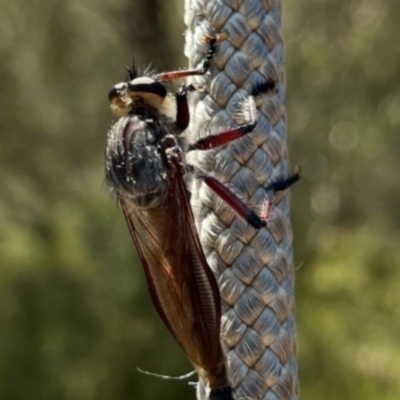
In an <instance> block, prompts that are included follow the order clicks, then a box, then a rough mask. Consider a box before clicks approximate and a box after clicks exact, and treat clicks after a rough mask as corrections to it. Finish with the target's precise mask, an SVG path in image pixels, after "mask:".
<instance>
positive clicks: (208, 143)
mask: <svg viewBox="0 0 400 400" xmlns="http://www.w3.org/2000/svg"><path fill="white" fill-rule="evenodd" d="M248 106H249V110H248V113H249V122H246V123H244V124H241V125H237V126H235V127H233V128H228V129H225V130H223V131H220V132H218V133H216V134H214V135H210V136H205V137H203V138H201V139H199V140H198V141H197V142H195V143H193V144H191V145H189V147H188V149H187V150H186V151H187V152H189V151H192V150H210V149H214V148H215V147H218V146H222V145H224V144H227V143H230V142H232V141H233V140H236V139H239V138H241V137H243V136H245V135H247V134H248V133H250V132H252V131H253V129H254V127H255V126H256V124H257V111H256V106H255V103H254V98H253V97H252V96H250V97H249V98H248Z"/></svg>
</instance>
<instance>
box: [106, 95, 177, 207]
mask: <svg viewBox="0 0 400 400" xmlns="http://www.w3.org/2000/svg"><path fill="white" fill-rule="evenodd" d="M132 111H134V113H131V114H129V115H128V116H126V117H121V118H120V119H118V120H117V121H116V122H115V123H114V124H113V125H112V126H111V128H110V130H109V132H108V137H107V148H106V178H107V183H108V186H109V187H110V188H111V189H112V191H114V192H115V193H116V195H117V197H119V198H120V199H121V200H124V201H125V202H129V203H131V205H132V206H133V207H141V208H147V209H150V208H154V207H159V206H160V205H161V204H162V203H163V201H164V200H165V196H166V195H167V194H168V190H169V186H170V178H169V175H168V170H167V160H166V156H165V151H164V150H163V149H162V148H161V143H162V140H163V138H164V137H165V136H166V135H168V134H170V133H172V132H173V122H172V121H171V120H170V119H169V118H167V117H165V116H163V115H160V113H158V111H157V110H156V109H155V108H153V107H151V106H149V105H148V104H146V102H137V103H135V104H134V107H133V110H132Z"/></svg>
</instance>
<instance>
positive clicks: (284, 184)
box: [265, 165, 301, 192]
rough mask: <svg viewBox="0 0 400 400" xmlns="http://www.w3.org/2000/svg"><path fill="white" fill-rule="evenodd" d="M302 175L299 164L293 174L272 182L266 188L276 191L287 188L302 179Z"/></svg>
mask: <svg viewBox="0 0 400 400" xmlns="http://www.w3.org/2000/svg"><path fill="white" fill-rule="evenodd" d="M300 176H301V167H300V166H298V165H297V166H296V167H295V169H294V172H293V174H292V175H290V176H289V177H288V178H286V179H282V180H279V181H276V182H273V183H271V184H270V185H269V186H267V187H266V188H265V190H272V191H274V192H280V191H282V190H286V189H288V188H289V187H290V186H292V185H293V184H294V183H296V182H297V181H298V180H299V179H300Z"/></svg>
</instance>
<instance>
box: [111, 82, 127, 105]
mask: <svg viewBox="0 0 400 400" xmlns="http://www.w3.org/2000/svg"><path fill="white" fill-rule="evenodd" d="M127 87H128V84H127V83H125V82H121V83H118V84H116V85H115V86H113V87H112V88H111V89H110V91H109V92H108V100H109V101H110V102H112V101H113V100H115V99H116V98H119V97H120V96H121V93H122V92H123V91H124V90H126V88H127Z"/></svg>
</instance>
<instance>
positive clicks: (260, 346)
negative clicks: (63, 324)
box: [185, 0, 298, 400]
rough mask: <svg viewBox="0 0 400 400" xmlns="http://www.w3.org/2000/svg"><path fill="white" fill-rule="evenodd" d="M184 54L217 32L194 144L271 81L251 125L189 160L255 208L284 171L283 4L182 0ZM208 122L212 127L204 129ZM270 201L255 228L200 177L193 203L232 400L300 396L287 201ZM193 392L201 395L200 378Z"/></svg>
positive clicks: (191, 54)
mask: <svg viewBox="0 0 400 400" xmlns="http://www.w3.org/2000/svg"><path fill="white" fill-rule="evenodd" d="M185 7H186V9H185V22H186V24H187V26H188V30H187V33H186V47H185V54H186V56H187V57H188V58H189V62H190V65H191V66H196V65H197V64H198V63H199V62H200V61H201V59H202V57H203V56H204V54H205V51H206V50H207V45H206V44H205V43H204V40H203V37H204V35H205V34H212V33H214V32H215V31H216V32H220V31H224V32H225V33H226V34H227V39H226V40H224V41H223V42H221V43H220V44H219V47H218V52H217V55H216V57H215V59H214V60H213V65H212V68H211V75H208V76H205V77H200V78H195V79H193V81H194V82H195V83H197V84H202V85H204V86H205V87H206V91H205V92H204V93H202V94H201V95H200V96H199V97H200V98H199V99H197V101H195V103H194V104H193V109H192V112H191V116H192V124H191V129H190V133H189V135H190V138H191V141H194V140H195V139H197V138H199V137H201V136H204V135H205V134H208V133H209V132H210V130H211V131H215V130H217V127H226V126H232V125H234V124H236V123H237V122H235V119H234V117H235V113H237V110H238V105H239V104H240V103H241V102H243V100H245V99H246V97H247V96H248V94H249V91H250V90H251V88H252V87H253V85H254V84H255V83H258V82H260V81H265V80H268V79H271V78H272V79H276V80H277V81H278V84H277V89H278V93H277V95H274V94H270V95H266V96H263V98H262V101H261V102H260V103H259V104H257V107H258V118H259V120H258V125H257V127H256V128H255V130H254V132H253V133H251V134H249V135H248V136H247V137H245V138H243V139H241V140H239V141H237V142H232V143H231V144H230V145H228V146H226V147H225V148H224V149H223V150H212V151H206V152H195V153H196V154H195V156H194V160H193V158H190V159H189V161H190V162H191V163H192V164H195V165H198V166H199V167H201V168H202V169H203V170H205V171H213V172H212V173H213V174H215V176H217V177H218V179H219V180H220V181H222V182H223V183H225V184H226V185H227V186H228V187H230V188H231V189H232V190H233V191H235V192H236V193H237V194H238V195H239V197H241V198H242V199H244V200H245V201H246V203H247V204H249V206H251V207H253V208H254V209H255V210H256V211H257V212H258V214H260V212H261V204H262V203H263V201H265V199H266V192H265V190H264V187H265V186H266V185H268V184H269V183H271V182H273V181H275V180H276V179H279V178H285V177H287V175H288V162H287V153H288V151H287V145H286V121H285V119H286V116H285V109H284V106H283V101H284V94H285V88H284V79H285V76H284V69H283V43H282V33H281V16H280V11H281V10H280V8H281V5H280V1H279V0H275V1H271V0H209V1H207V0H185ZM209 128H210V129H209ZM288 196H289V195H288V193H284V194H283V195H282V196H280V197H279V198H278V200H277V205H276V207H274V209H273V212H272V216H271V218H270V220H271V222H269V224H268V228H266V229H262V230H260V231H258V232H257V231H255V230H254V229H252V228H251V227H249V226H248V225H247V224H246V223H245V222H244V221H243V220H241V218H239V217H237V216H236V215H235V213H234V212H233V211H232V210H231V209H230V208H229V207H228V206H227V205H226V204H224V203H223V202H222V201H220V200H218V199H217V198H215V196H214V195H213V194H212V193H211V192H210V190H209V189H208V188H207V187H205V185H204V184H202V183H201V182H200V181H196V180H195V182H194V183H193V188H192V206H193V208H194V212H195V215H196V220H197V221H196V222H197V225H198V230H199V234H200V239H201V241H202V244H203V247H204V250H205V253H206V255H207V259H208V262H209V265H210V266H211V268H212V269H213V271H214V273H215V275H216V277H217V280H218V283H219V287H220V292H221V297H222V301H223V304H222V308H223V318H222V340H223V343H224V345H225V350H226V354H227V363H228V368H229V376H230V381H231V384H232V387H233V388H234V390H235V398H236V399H237V400H238V399H253V400H258V399H260V400H261V399H263V400H267V399H268V400H278V399H279V400H281V399H285V400H289V399H291V400H294V399H297V392H298V384H297V363H296V337H295V322H294V316H293V309H294V295H293V282H294V270H293V264H292V231H291V226H290V221H289V197H288ZM197 396H198V398H199V400H203V399H205V398H206V388H205V387H204V385H203V384H202V382H200V383H199V386H198V393H197Z"/></svg>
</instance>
